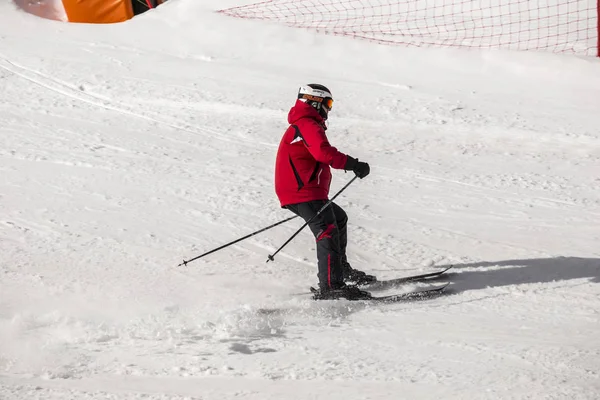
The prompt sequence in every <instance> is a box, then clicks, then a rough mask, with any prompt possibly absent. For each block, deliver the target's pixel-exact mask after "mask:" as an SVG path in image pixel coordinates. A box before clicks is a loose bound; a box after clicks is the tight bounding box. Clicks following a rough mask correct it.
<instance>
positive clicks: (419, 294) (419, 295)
mask: <svg viewBox="0 0 600 400" xmlns="http://www.w3.org/2000/svg"><path fill="white" fill-rule="evenodd" d="M449 284H450V283H446V284H444V285H441V286H436V287H433V288H429V289H421V290H415V291H412V292H406V293H400V294H392V295H389V296H372V297H371V298H369V299H365V300H366V301H374V302H378V303H397V302H403V301H415V300H425V299H430V298H432V297H435V296H439V295H441V294H442V293H443V292H444V290H445V289H446V288H447V287H448V285H449Z"/></svg>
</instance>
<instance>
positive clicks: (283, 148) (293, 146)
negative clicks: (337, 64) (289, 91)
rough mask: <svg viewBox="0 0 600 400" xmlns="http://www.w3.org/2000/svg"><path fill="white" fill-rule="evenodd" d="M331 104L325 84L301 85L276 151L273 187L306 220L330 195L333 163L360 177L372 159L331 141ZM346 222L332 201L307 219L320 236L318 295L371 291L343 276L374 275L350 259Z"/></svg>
mask: <svg viewBox="0 0 600 400" xmlns="http://www.w3.org/2000/svg"><path fill="white" fill-rule="evenodd" d="M332 105H333V97H332V95H331V92H330V91H329V89H327V88H326V87H325V86H323V85H319V84H309V85H306V86H302V87H300V90H299V91H298V98H297V100H296V104H295V105H294V106H293V107H292V108H291V110H290V112H289V114H288V122H289V124H290V126H289V128H288V129H287V130H286V131H285V133H284V135H283V137H282V139H281V142H280V144H279V149H278V151H277V160H276V163H275V192H276V193H277V197H278V198H279V201H280V203H281V206H282V207H283V208H286V209H288V210H290V211H292V212H293V213H295V214H296V215H298V216H300V217H301V218H303V219H304V220H305V221H309V220H310V219H311V218H313V217H314V216H315V214H317V212H318V211H319V210H320V209H321V208H322V207H323V205H325V204H326V203H327V201H328V195H329V186H330V184H331V170H330V167H332V168H334V169H343V170H346V171H353V172H354V173H355V174H356V176H358V177H359V178H361V179H362V178H364V177H366V176H367V175H368V174H369V172H370V168H369V164H367V163H365V162H362V161H358V159H356V158H353V157H350V156H348V155H346V154H344V153H341V152H340V151H338V150H337V149H336V148H335V147H333V146H331V145H330V144H329V141H328V140H327V136H326V135H325V130H326V129H327V126H326V124H325V121H327V117H328V114H329V112H330V111H331V107H332ZM347 222H348V217H347V216H346V213H345V212H344V210H343V209H342V208H341V207H340V206H338V205H337V204H335V203H331V205H330V206H329V207H327V208H326V209H325V210H323V212H322V213H321V214H319V215H318V216H317V217H316V218H314V219H313V220H312V221H311V222H310V223H309V224H308V226H309V228H310V229H311V231H312V233H313V234H314V235H315V238H316V241H317V263H318V269H319V273H318V277H319V291H318V292H317V293H315V299H336V298H347V299H361V298H367V297H368V296H369V294H368V293H366V292H364V291H362V290H360V289H358V288H357V287H356V286H349V285H346V283H345V282H354V283H356V284H364V283H369V282H373V281H375V280H376V279H375V277H374V276H372V275H367V274H366V273H364V272H362V271H359V270H356V269H354V268H352V267H351V266H350V264H349V263H348V260H347V258H346V244H347Z"/></svg>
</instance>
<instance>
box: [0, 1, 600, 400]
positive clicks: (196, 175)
mask: <svg viewBox="0 0 600 400" xmlns="http://www.w3.org/2000/svg"><path fill="white" fill-rule="evenodd" d="M249 3H251V1H246V2H242V1H233V0H232V1H229V0H228V1H216V0H210V1H209V0H206V1H202V2H199V1H194V0H171V1H170V2H168V3H167V4H165V5H163V6H161V7H159V8H158V9H156V10H153V11H151V12H148V13H146V14H144V15H142V16H140V17H136V18H134V19H133V20H131V21H128V22H126V23H123V24H118V25H111V26H96V25H86V24H65V23H61V22H58V21H50V20H44V19H41V18H38V17H36V16H33V15H29V14H26V13H24V12H22V11H21V10H20V9H19V8H18V7H17V6H16V5H15V4H13V3H6V2H5V3H2V4H1V5H0V121H1V122H2V123H1V124H0V266H1V270H0V398H2V399H135V398H147V399H183V398H188V399H190V398H192V399H233V398H236V397H237V398H249V399H262V400H265V399H282V398H283V399H307V398H319V399H320V398H323V399H330V400H335V399H344V398H364V399H399V398H407V399H415V398H419V399H426V398H444V399H464V398H469V399H470V398H476V399H498V398H511V399H533V398H535V399H541V398H561V399H562V398H564V399H595V398H598V395H599V393H600V374H599V372H598V371H600V361H599V356H600V346H599V344H598V330H599V328H600V323H599V322H600V315H599V310H600V285H599V283H600V251H599V250H598V243H599V240H600V228H599V224H598V221H599V219H600V190H599V189H600V178H599V176H600V129H599V128H598V126H599V125H600V118H599V117H598V109H599V107H600V98H599V97H598V93H599V92H600V74H598V70H599V68H600V62H599V60H598V59H594V58H590V57H571V56H560V55H554V54H546V53H533V52H521V53H517V52H501V51H488V52H483V51H464V50H445V49H406V48H401V47H391V46H381V45H376V44H373V43H369V42H362V41H356V40H352V39H348V38H343V37H330V36H325V35H319V34H316V33H312V32H307V31H303V30H294V29H291V28H287V27H282V26H279V25H277V24H275V23H267V22H260V21H248V20H238V19H234V18H229V17H226V16H224V15H222V14H217V13H215V12H214V11H216V10H218V9H222V8H226V7H232V6H236V5H241V4H249ZM307 82H320V83H324V84H326V85H327V86H328V87H329V88H330V89H331V90H332V91H333V94H334V97H335V99H336V103H335V105H334V110H333V111H332V114H331V118H330V123H329V127H330V129H329V131H328V134H329V138H330V140H331V141H332V143H333V144H334V145H336V146H337V147H338V148H339V149H340V150H342V151H344V152H347V153H349V154H351V155H353V156H355V157H359V158H360V159H361V160H364V161H367V162H369V163H370V165H371V175H369V176H368V177H367V178H365V179H364V180H360V181H357V182H355V183H354V184H352V185H351V186H350V187H349V188H348V189H347V191H346V192H345V193H344V194H343V195H342V196H340V198H339V201H338V204H340V205H341V206H342V207H344V208H345V210H346V211H347V213H348V215H349V218H350V225H349V229H350V245H349V257H350V260H351V262H352V263H353V265H354V266H356V267H359V268H361V269H364V270H366V271H368V272H372V273H375V274H377V275H378V276H379V277H380V278H382V279H385V278H395V277H399V276H404V275H410V274H414V273H424V272H431V271H433V270H436V269H437V268H442V267H444V266H446V265H450V264H453V265H455V269H454V271H455V272H454V273H453V274H450V275H448V276H447V277H446V278H445V280H441V281H449V282H451V286H450V287H451V290H450V293H449V295H448V296H444V297H441V298H437V299H434V300H428V301H425V302H420V303H406V304H394V305H386V306H381V305H377V306H373V305H368V304H367V305H366V304H361V303H350V302H346V301H338V302H314V301H312V300H310V296H309V294H308V287H309V286H310V285H313V284H315V283H316V267H315V265H314V257H315V255H314V244H313V239H312V237H311V235H310V233H309V232H308V231H306V232H303V233H302V234H300V235H299V236H298V237H297V238H296V239H295V240H294V241H293V242H292V243H291V244H289V245H288V246H287V247H286V248H285V249H284V250H283V251H282V252H281V253H279V254H278V255H277V257H276V261H275V262H274V263H265V261H266V259H267V255H268V254H270V253H272V252H273V251H274V250H275V249H276V248H277V247H278V246H279V245H281V244H282V243H283V242H284V241H285V240H286V239H287V238H288V237H289V236H290V235H291V234H292V233H293V232H295V230H296V229H297V228H298V227H299V226H300V225H301V221H298V220H294V221H290V222H289V223H287V224H284V225H282V226H279V227H277V228H274V229H272V230H270V231H267V232H264V233H261V234H259V235H256V236H254V237H252V238H250V239H248V240H245V241H243V242H241V243H239V244H237V245H235V246H232V247H229V248H227V249H225V250H222V251H220V252H218V253H215V254H212V255H210V256H207V257H205V258H203V259H201V260H198V261H195V262H193V263H190V264H189V265H188V266H187V267H179V268H178V267H177V264H179V263H180V262H181V261H182V260H183V259H189V258H192V257H194V256H196V255H198V254H201V253H203V252H205V251H208V250H210V249H213V248H215V247H218V246H220V245H222V244H224V243H227V242H229V241H231V240H234V239H236V238H238V237H241V236H244V235H246V234H248V233H251V232H253V231H256V230H258V229H260V228H263V227H265V226H267V225H270V224H272V223H275V222H277V221H279V220H282V219H284V218H287V217H289V216H290V214H289V213H287V212H286V211H285V210H281V209H280V208H279V206H278V202H277V199H276V197H275V194H274V190H273V165H274V160H275V153H276V150H277V145H278V143H279V139H280V137H281V135H282V133H283V131H284V130H285V128H286V127H287V125H286V115H287V111H288V109H289V107H290V106H291V105H292V104H293V101H294V97H295V94H296V91H297V87H298V86H299V85H300V84H303V83H307ZM350 179H351V175H350V174H345V173H343V172H340V171H337V172H334V183H333V185H332V192H334V193H335V192H337V190H339V189H340V188H341V187H342V186H343V185H344V184H345V183H347V182H348V181H349V180H350ZM415 286H419V287H420V286H423V285H409V286H407V287H404V288H402V290H407V289H410V288H411V287H415Z"/></svg>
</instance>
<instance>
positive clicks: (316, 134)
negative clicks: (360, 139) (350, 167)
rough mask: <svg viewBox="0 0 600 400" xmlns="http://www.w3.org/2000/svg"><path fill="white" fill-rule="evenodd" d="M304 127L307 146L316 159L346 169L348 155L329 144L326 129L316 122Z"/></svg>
mask: <svg viewBox="0 0 600 400" xmlns="http://www.w3.org/2000/svg"><path fill="white" fill-rule="evenodd" d="M302 128H304V129H302ZM302 128H301V129H302V137H303V138H304V143H305V144H306V148H307V149H308V151H309V152H310V154H311V155H312V156H313V157H314V158H315V160H317V161H318V162H321V163H324V164H328V165H330V166H331V167H332V168H335V169H344V167H345V165H346V161H347V160H348V156H347V155H346V154H344V153H342V152H340V151H338V149H336V148H335V147H333V146H332V145H331V144H329V141H328V140H327V137H326V136H325V131H324V130H323V129H322V128H321V127H319V126H317V125H316V124H314V125H308V126H306V127H302Z"/></svg>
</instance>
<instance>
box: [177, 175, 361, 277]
mask: <svg viewBox="0 0 600 400" xmlns="http://www.w3.org/2000/svg"><path fill="white" fill-rule="evenodd" d="M356 178H358V176H355V177H354V178H352V179H351V180H350V182H348V183H347V184H346V185H345V186H344V187H343V188H341V189H340V191H339V192H337V193H336V194H335V196H333V197H332V198H331V200H329V201H328V202H327V203H325V204H324V205H323V207H321V208H320V209H319V211H317V213H316V214H315V215H313V216H312V217H311V218H310V219H309V220H308V221H306V222H305V223H304V225H302V226H301V227H300V229H298V230H297V231H296V233H294V234H293V235H292V236H291V237H290V238H289V239H288V240H287V241H286V242H285V243H284V244H282V245H281V246H280V247H279V248H278V249H277V250H276V251H275V252H274V253H273V254H269V256H268V258H267V262H269V261H275V256H276V255H277V253H279V252H280V251H281V250H282V249H283V248H284V247H285V246H286V245H287V244H288V243H289V242H291V241H292V239H294V238H295V237H296V235H298V234H299V233H300V232H301V231H302V230H303V229H304V228H305V227H306V226H307V225H308V224H309V223H311V222H312V221H313V220H314V219H315V218H317V217H318V216H319V215H320V214H321V213H322V212H323V211H325V209H326V208H327V207H329V206H330V205H331V203H333V201H334V200H335V199H336V197H338V196H339V195H340V194H341V193H342V192H343V191H344V190H346V188H348V186H350V184H351V183H352V182H354V181H355V180H356ZM296 217H298V216H297V215H294V216H293V217H289V218H286V219H284V220H283V221H279V222H277V223H275V224H273V225H269V226H267V227H266V228H262V229H261V230H258V231H256V232H252V233H251V234H249V235H246V236H244V237H241V238H239V239H236V240H234V241H233V242H229V243H227V244H224V245H223V246H220V247H217V248H216V249H213V250H210V251H207V252H206V253H204V254H200V255H199V256H197V257H194V258H192V259H189V260H184V261H183V262H182V263H181V264H179V265H177V266H178V267H181V266H182V265H188V263H191V262H192V261H195V260H198V259H199V258H202V257H204V256H207V255H209V254H212V253H214V252H217V251H219V250H222V249H224V248H226V247H229V246H231V245H233V244H236V243H238V242H241V241H242V240H244V239H248V238H249V237H252V236H254V235H257V234H259V233H261V232H264V231H266V230H269V229H271V228H274V227H276V226H277V225H281V224H283V223H285V222H288V221H290V220H292V219H294V218H296Z"/></svg>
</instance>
